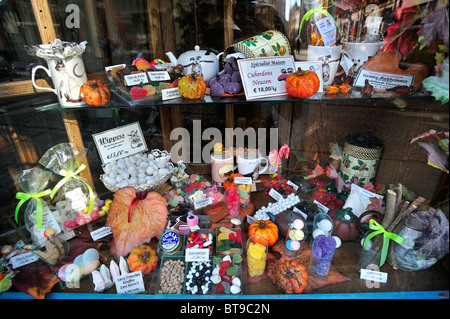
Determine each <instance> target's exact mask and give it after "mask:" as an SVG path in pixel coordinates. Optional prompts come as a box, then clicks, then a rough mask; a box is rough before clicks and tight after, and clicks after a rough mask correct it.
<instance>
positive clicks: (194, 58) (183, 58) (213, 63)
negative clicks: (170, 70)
mask: <svg viewBox="0 0 450 319" xmlns="http://www.w3.org/2000/svg"><path fill="white" fill-rule="evenodd" d="M222 54H223V52H221V53H219V54H218V55H216V54H214V53H213V52H212V51H211V50H200V47H199V46H198V45H196V46H195V47H194V50H191V51H187V52H184V53H182V54H181V55H180V56H179V57H178V59H177V58H176V57H175V56H174V55H173V53H172V52H166V55H167V56H168V57H169V59H170V63H171V64H172V65H174V66H175V65H177V64H181V65H182V66H183V74H184V75H188V74H190V73H191V72H192V66H193V65H194V64H198V65H200V67H201V70H202V74H203V79H204V80H205V81H208V80H209V79H210V78H212V77H215V76H216V75H217V74H218V73H219V57H220V55H222Z"/></svg>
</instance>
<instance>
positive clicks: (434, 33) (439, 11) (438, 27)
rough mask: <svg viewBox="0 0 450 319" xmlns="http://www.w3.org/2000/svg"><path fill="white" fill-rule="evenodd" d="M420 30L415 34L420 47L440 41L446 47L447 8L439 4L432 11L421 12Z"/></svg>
mask: <svg viewBox="0 0 450 319" xmlns="http://www.w3.org/2000/svg"><path fill="white" fill-rule="evenodd" d="M422 24H423V25H422V28H421V29H420V30H419V31H418V32H417V34H418V35H419V42H420V44H421V47H424V46H430V45H431V44H433V43H434V42H436V41H437V40H442V41H443V42H444V44H445V45H446V46H448V7H447V6H446V5H445V4H440V5H438V7H436V8H435V9H434V10H429V11H428V10H427V11H423V14H422Z"/></svg>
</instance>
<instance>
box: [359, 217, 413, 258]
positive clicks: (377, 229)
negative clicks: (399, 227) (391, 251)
mask: <svg viewBox="0 0 450 319" xmlns="http://www.w3.org/2000/svg"><path fill="white" fill-rule="evenodd" d="M369 228H370V229H372V230H373V232H371V233H370V234H369V235H368V236H367V237H366V239H365V240H364V249H366V244H367V243H368V241H369V240H370V239H371V238H372V237H374V236H376V235H379V234H383V248H382V249H381V260H380V267H381V266H383V265H384V262H385V261H386V257H387V252H388V248H389V239H392V240H393V241H395V242H397V243H399V244H400V245H402V244H403V243H404V242H405V238H403V237H401V236H399V235H397V234H394V233H390V232H388V231H386V230H385V229H384V228H383V226H381V225H380V224H379V223H378V222H377V221H376V220H374V219H371V220H370V221H369Z"/></svg>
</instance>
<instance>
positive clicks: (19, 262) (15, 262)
mask: <svg viewBox="0 0 450 319" xmlns="http://www.w3.org/2000/svg"><path fill="white" fill-rule="evenodd" d="M38 259H39V257H38V256H37V255H36V254H34V253H32V252H31V251H30V252H28V253H24V254H21V255H17V256H14V257H11V259H10V261H11V265H12V268H13V269H16V268H19V267H22V266H25V265H28V264H31V263H34V262H35V261H37V260H38Z"/></svg>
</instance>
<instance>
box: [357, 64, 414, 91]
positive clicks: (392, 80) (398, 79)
mask: <svg viewBox="0 0 450 319" xmlns="http://www.w3.org/2000/svg"><path fill="white" fill-rule="evenodd" d="M366 80H368V81H369V84H371V85H373V88H374V89H379V90H386V89H389V88H392V87H394V86H397V85H406V86H410V85H412V84H413V83H414V75H406V74H395V73H386V72H378V71H371V70H365V69H359V72H358V75H357V76H356V79H355V82H354V83H353V85H354V86H358V87H364V85H365V82H366Z"/></svg>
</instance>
